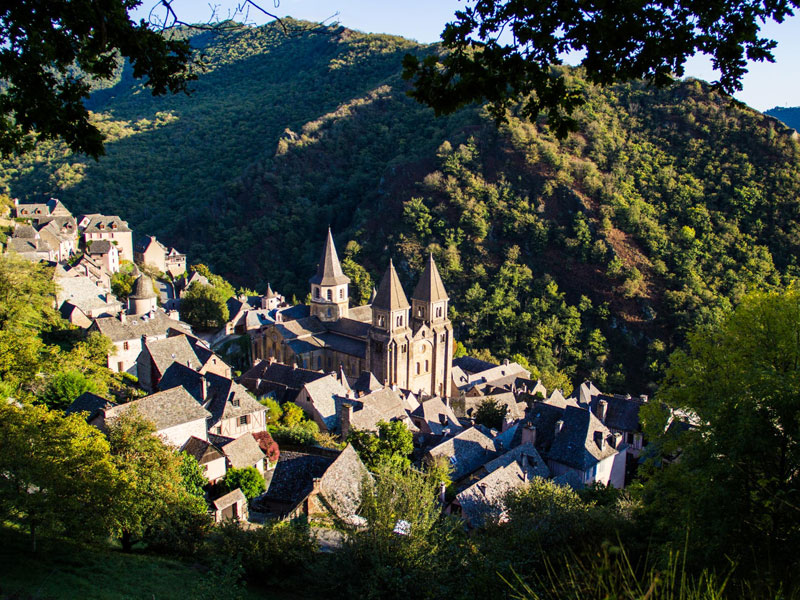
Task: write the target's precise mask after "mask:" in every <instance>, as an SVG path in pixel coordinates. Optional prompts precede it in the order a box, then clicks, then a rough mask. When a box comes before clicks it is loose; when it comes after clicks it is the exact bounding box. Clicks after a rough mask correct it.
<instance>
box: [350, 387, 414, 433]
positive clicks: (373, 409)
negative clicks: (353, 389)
mask: <svg viewBox="0 0 800 600" xmlns="http://www.w3.org/2000/svg"><path fill="white" fill-rule="evenodd" d="M349 402H351V403H352V404H353V416H352V417H351V419H350V427H352V428H354V429H359V430H361V431H377V430H378V422H379V421H386V422H387V423H388V422H390V421H403V422H404V423H406V425H407V426H409V429H410V430H412V431H416V430H417V428H416V426H415V425H414V424H413V423H412V422H411V419H410V418H409V417H408V413H407V412H406V409H405V407H404V405H403V399H402V398H401V397H400V394H398V393H397V392H396V391H394V390H393V389H391V388H383V389H380V390H378V391H375V392H372V393H371V394H367V395H366V396H362V397H361V398H359V399H358V400H349Z"/></svg>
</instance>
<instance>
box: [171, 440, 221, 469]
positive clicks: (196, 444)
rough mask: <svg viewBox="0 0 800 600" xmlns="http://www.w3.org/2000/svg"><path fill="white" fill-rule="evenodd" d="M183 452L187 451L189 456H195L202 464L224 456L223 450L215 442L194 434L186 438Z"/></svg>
mask: <svg viewBox="0 0 800 600" xmlns="http://www.w3.org/2000/svg"><path fill="white" fill-rule="evenodd" d="M181 452H186V454H188V455H189V456H192V457H194V459H195V460H196V461H197V462H198V463H199V464H201V465H204V464H207V463H210V462H212V461H214V460H219V459H220V458H224V455H223V454H222V451H220V449H219V448H217V447H216V446H215V445H214V444H212V443H211V442H208V441H206V440H201V439H200V438H197V437H194V436H192V437H190V438H189V439H188V440H186V443H185V444H184V445H183V448H181Z"/></svg>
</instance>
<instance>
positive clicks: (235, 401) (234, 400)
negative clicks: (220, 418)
mask: <svg viewBox="0 0 800 600" xmlns="http://www.w3.org/2000/svg"><path fill="white" fill-rule="evenodd" d="M231 404H233V405H234V406H239V399H238V398H234V399H233V400H231Z"/></svg>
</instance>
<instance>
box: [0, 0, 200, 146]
mask: <svg viewBox="0 0 800 600" xmlns="http://www.w3.org/2000/svg"><path fill="white" fill-rule="evenodd" d="M140 4H141V2H139V1H137V0H68V1H67V0H58V1H54V2H44V3H42V2H36V1H32V0H19V1H16V2H10V3H4V4H3V7H2V8H0V80H2V81H3V82H4V85H3V87H2V90H1V91H0V154H2V155H3V156H9V155H10V154H13V153H18V152H23V151H26V150H29V149H30V148H32V147H33V145H34V144H35V143H36V142H37V141H39V140H51V139H56V138H61V139H63V140H64V142H65V143H66V144H67V145H68V146H69V147H70V149H72V150H73V151H75V152H83V153H86V154H89V155H90V156H93V157H95V158H96V157H98V156H99V155H101V154H103V135H102V133H101V132H100V130H99V129H98V128H97V126H96V125H95V124H93V123H92V122H91V121H90V115H89V111H88V109H87V108H86V107H85V106H84V100H86V99H87V98H88V97H89V94H90V92H91V91H92V88H93V86H95V87H96V86H97V83H98V82H103V81H107V80H111V79H112V78H113V77H114V76H115V75H116V72H117V70H118V69H119V68H120V58H124V59H126V60H127V61H128V64H129V65H130V67H131V68H132V71H133V76H134V77H135V78H146V85H147V86H149V87H150V89H151V90H152V92H153V94H154V95H160V94H164V93H166V92H167V91H169V92H173V93H174V92H179V91H186V90H187V83H188V81H190V80H191V79H193V78H194V75H193V73H192V61H191V56H192V51H191V48H190V47H189V43H188V41H186V40H184V39H178V38H168V37H166V36H164V35H162V34H160V33H158V32H156V31H152V30H151V29H150V28H149V27H148V25H147V24H146V23H145V22H144V21H140V22H139V23H134V22H133V21H132V20H131V19H130V17H129V16H128V11H129V10H130V9H132V8H135V7H136V6H138V5H140Z"/></svg>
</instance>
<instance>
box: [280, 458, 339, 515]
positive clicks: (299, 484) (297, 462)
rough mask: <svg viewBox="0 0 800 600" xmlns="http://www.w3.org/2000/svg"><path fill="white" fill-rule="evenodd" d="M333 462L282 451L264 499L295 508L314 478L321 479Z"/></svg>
mask: <svg viewBox="0 0 800 600" xmlns="http://www.w3.org/2000/svg"><path fill="white" fill-rule="evenodd" d="M334 460H335V457H331V456H322V455H319V454H308V453H305V452H292V451H289V450H282V451H281V456H280V458H279V459H278V463H277V464H276V465H275V469H274V471H273V473H272V480H271V481H270V483H269V487H268V488H267V491H266V494H264V497H265V499H266V500H274V501H277V502H285V503H287V504H290V505H291V506H293V507H294V506H296V505H297V503H298V502H300V501H301V500H302V499H303V498H305V497H306V496H308V494H309V493H310V492H311V490H312V488H313V480H314V478H315V477H322V476H323V475H324V474H325V471H327V469H328V467H330V466H331V465H332V464H333V462H334Z"/></svg>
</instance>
